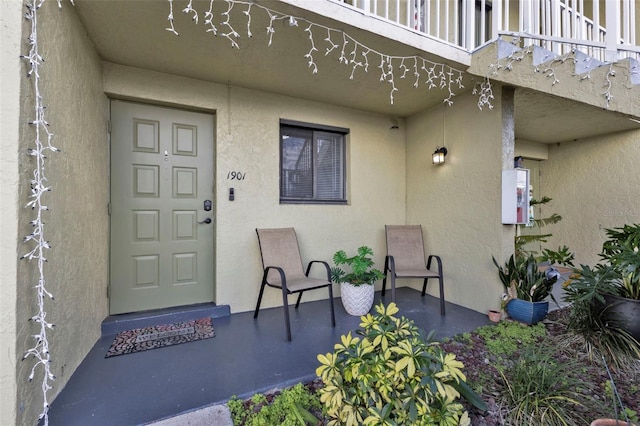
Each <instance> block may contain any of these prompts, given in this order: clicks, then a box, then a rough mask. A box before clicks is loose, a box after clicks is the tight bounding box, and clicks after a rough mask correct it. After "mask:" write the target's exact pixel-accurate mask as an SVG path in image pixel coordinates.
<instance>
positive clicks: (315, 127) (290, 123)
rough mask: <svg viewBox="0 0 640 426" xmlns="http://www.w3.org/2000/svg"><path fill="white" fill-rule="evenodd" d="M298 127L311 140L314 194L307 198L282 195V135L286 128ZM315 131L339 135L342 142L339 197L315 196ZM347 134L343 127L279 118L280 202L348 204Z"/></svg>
mask: <svg viewBox="0 0 640 426" xmlns="http://www.w3.org/2000/svg"><path fill="white" fill-rule="evenodd" d="M291 128H293V129H299V130H301V131H303V132H309V133H310V136H311V141H312V145H313V146H312V159H311V161H312V186H313V193H314V195H313V196H312V197H309V198H301V197H284V196H283V185H284V173H283V172H284V169H283V165H284V164H283V163H284V155H283V150H284V146H283V145H284V139H283V136H284V134H285V133H286V130H287V129H291ZM316 133H331V134H334V135H339V136H340V138H341V143H342V159H341V162H342V170H341V173H342V198H341V199H320V198H318V197H317V174H318V163H317V158H316V155H315V148H316V143H317V136H316ZM348 134H349V129H346V128H343V127H336V126H327V125H322V124H312V123H305V122H300V121H294V120H286V119H280V131H279V137H280V141H279V144H278V149H279V156H280V161H279V171H278V173H279V188H278V195H279V201H280V204H329V205H346V204H348V197H347V136H348Z"/></svg>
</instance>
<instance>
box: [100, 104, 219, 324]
mask: <svg viewBox="0 0 640 426" xmlns="http://www.w3.org/2000/svg"><path fill="white" fill-rule="evenodd" d="M111 123H112V130H111V256H110V260H111V266H110V268H111V269H110V303H109V305H110V313H111V314H119V313H125V312H135V311H144V310H149V309H157V308H165V307H170V306H179V305H188V304H194V303H202V302H211V301H213V294H214V282H213V280H214V253H213V248H214V244H213V241H214V229H215V227H214V219H215V218H214V211H215V206H213V205H212V202H213V192H214V191H213V190H214V170H213V168H214V149H213V143H214V137H213V128H214V117H213V115H210V114H204V113H195V112H188V111H182V110H176V109H171V108H164V107H157V106H150V105H144V104H137V103H131V102H124V101H115V100H114V101H111Z"/></svg>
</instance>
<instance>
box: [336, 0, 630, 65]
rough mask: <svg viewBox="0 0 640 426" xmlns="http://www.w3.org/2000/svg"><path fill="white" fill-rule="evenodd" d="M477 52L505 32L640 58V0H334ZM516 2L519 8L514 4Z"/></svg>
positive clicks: (601, 55)
mask: <svg viewBox="0 0 640 426" xmlns="http://www.w3.org/2000/svg"><path fill="white" fill-rule="evenodd" d="M332 1H338V2H341V3H344V4H346V5H349V6H350V7H354V8H357V9H359V10H360V11H362V12H364V13H365V14H369V15H373V16H376V17H378V18H381V19H384V20H387V21H390V22H393V23H395V24H397V25H402V26H404V27H408V28H410V29H411V30H413V31H417V32H420V33H423V34H427V35H429V36H431V37H434V38H437V39H439V40H442V41H446V42H448V43H452V44H454V45H457V46H460V47H463V48H464V49H466V50H468V51H473V50H474V49H476V48H477V47H479V46H482V45H483V44H485V43H487V42H489V41H492V40H495V39H497V38H498V37H500V36H511V37H519V38H520V39H523V40H527V41H528V42H527V43H528V44H536V45H539V46H541V47H544V48H546V49H548V50H550V51H552V52H554V53H556V54H563V53H567V52H569V51H571V50H574V49H578V50H582V51H584V52H585V53H588V54H589V55H591V56H593V57H595V58H596V59H599V60H602V61H616V60H618V59H622V58H625V57H635V58H636V59H640V48H639V47H638V46H637V45H636V16H635V10H636V0H589V1H586V0H520V1H518V2H514V1H513V0H332ZM514 5H516V7H514Z"/></svg>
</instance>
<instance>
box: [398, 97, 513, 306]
mask: <svg viewBox="0 0 640 426" xmlns="http://www.w3.org/2000/svg"><path fill="white" fill-rule="evenodd" d="M495 93H496V99H497V101H496V105H495V108H494V109H493V110H490V111H488V110H487V111H480V110H479V109H478V107H477V105H476V101H475V99H474V98H473V97H472V96H463V97H457V98H456V99H455V103H454V104H453V106H452V107H445V106H440V107H436V108H433V109H430V110H428V111H425V112H423V113H422V114H417V115H415V116H412V117H410V118H409V119H408V120H407V128H408V130H407V194H408V196H407V223H411V224H422V227H423V231H424V234H425V235H424V238H425V245H426V246H427V251H429V252H430V253H433V254H438V255H440V256H441V257H442V262H443V268H444V273H445V297H446V299H447V300H448V301H450V302H453V303H457V304H460V305H463V306H465V307H468V308H471V309H474V310H477V311H480V312H484V311H486V310H488V309H490V308H491V309H494V308H497V307H499V304H498V303H499V302H498V301H499V297H500V293H501V290H502V287H501V285H500V281H499V280H498V276H497V273H496V271H495V267H494V266H493V264H492V262H491V256H492V255H495V256H496V257H497V258H498V257H500V256H501V254H502V253H503V250H505V241H508V240H509V238H508V235H509V234H510V227H505V226H503V225H501V224H500V188H501V184H500V182H501V181H500V179H501V170H502V134H501V128H502V126H501V121H502V117H501V105H500V91H499V90H498V91H497V92H495ZM436 145H437V146H443V145H444V146H446V148H447V149H448V154H447V156H446V163H445V164H443V165H441V166H435V165H432V164H431V153H432V152H433V151H434V149H435V147H436ZM511 250H512V248H511ZM409 284H410V285H411V286H412V287H414V288H421V285H422V283H421V282H420V280H412V281H410V283H409ZM429 286H430V288H431V294H434V295H437V294H438V290H437V285H436V284H435V283H430V284H429Z"/></svg>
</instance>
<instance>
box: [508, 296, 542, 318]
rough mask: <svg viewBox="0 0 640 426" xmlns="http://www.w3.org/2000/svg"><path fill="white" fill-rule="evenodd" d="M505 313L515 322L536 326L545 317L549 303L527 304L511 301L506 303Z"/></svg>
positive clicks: (527, 302) (518, 300) (525, 302)
mask: <svg viewBox="0 0 640 426" xmlns="http://www.w3.org/2000/svg"><path fill="white" fill-rule="evenodd" d="M506 311H507V314H509V317H510V318H511V319H513V320H515V321H520V322H523V323H525V324H536V323H538V322H539V321H542V320H543V319H544V317H546V316H547V313H548V312H549V302H548V301H544V302H529V301H527V300H521V299H512V300H510V301H509V303H507V307H506Z"/></svg>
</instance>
